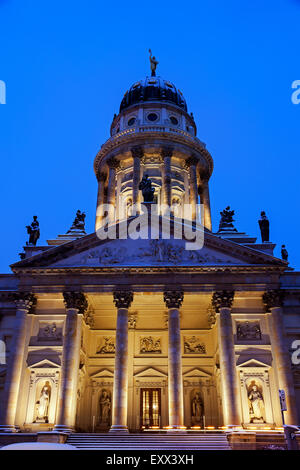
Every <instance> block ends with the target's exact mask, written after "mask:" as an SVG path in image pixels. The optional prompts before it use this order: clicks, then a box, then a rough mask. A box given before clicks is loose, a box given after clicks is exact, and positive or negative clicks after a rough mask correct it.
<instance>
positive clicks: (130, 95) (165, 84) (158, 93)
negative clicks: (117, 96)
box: [120, 77, 187, 112]
mask: <svg viewBox="0 0 300 470" xmlns="http://www.w3.org/2000/svg"><path fill="white" fill-rule="evenodd" d="M149 101H150V102H151V101H165V102H167V103H173V104H175V105H176V106H179V108H181V109H183V110H184V111H187V105H186V101H185V99H184V97H183V95H182V93H181V91H180V90H177V88H176V87H175V85H174V84H173V83H171V82H169V81H168V80H163V79H162V78H161V77H146V78H145V79H144V80H140V81H139V82H136V83H134V84H133V85H132V87H131V88H130V89H129V90H128V91H126V93H125V95H124V97H123V99H122V102H121V105H120V112H121V111H123V110H124V109H126V108H128V107H129V106H132V105H134V104H139V103H143V102H149Z"/></svg>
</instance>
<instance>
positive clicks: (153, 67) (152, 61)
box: [149, 49, 159, 77]
mask: <svg viewBox="0 0 300 470" xmlns="http://www.w3.org/2000/svg"><path fill="white" fill-rule="evenodd" d="M149 54H150V68H151V77H155V76H156V73H155V72H156V67H157V65H158V64H159V62H157V60H156V59H155V57H154V55H152V51H151V49H149Z"/></svg>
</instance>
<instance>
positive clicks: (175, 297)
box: [164, 290, 184, 308]
mask: <svg viewBox="0 0 300 470" xmlns="http://www.w3.org/2000/svg"><path fill="white" fill-rule="evenodd" d="M183 297H184V293H183V291H180V290H171V291H165V292H164V302H165V304H166V306H167V308H180V307H181V304H182V302H183Z"/></svg>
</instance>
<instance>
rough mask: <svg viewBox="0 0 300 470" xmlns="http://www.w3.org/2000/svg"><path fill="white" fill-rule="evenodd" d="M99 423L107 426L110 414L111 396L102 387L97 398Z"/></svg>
mask: <svg viewBox="0 0 300 470" xmlns="http://www.w3.org/2000/svg"><path fill="white" fill-rule="evenodd" d="M99 409H100V412H99V423H100V424H101V425H106V426H109V424H110V414H111V398H110V393H109V392H108V391H107V390H105V389H103V390H102V391H101V394H100V399H99Z"/></svg>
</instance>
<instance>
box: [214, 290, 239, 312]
mask: <svg viewBox="0 0 300 470" xmlns="http://www.w3.org/2000/svg"><path fill="white" fill-rule="evenodd" d="M233 299H234V290H220V291H216V292H214V293H213V296H212V299H211V303H212V306H213V307H214V309H215V311H216V312H219V311H220V308H223V307H226V308H231V306H232V303H233Z"/></svg>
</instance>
